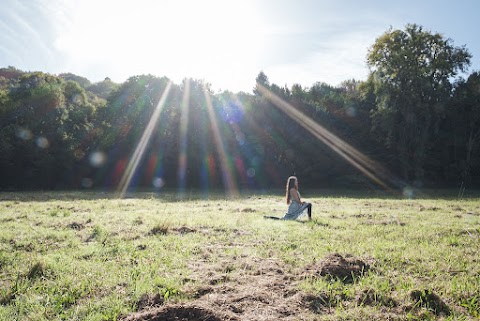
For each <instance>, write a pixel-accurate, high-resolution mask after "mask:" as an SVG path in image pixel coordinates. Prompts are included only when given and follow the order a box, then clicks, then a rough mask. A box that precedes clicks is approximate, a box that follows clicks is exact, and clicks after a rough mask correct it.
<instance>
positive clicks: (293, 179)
mask: <svg viewBox="0 0 480 321" xmlns="http://www.w3.org/2000/svg"><path fill="white" fill-rule="evenodd" d="M296 181H297V177H296V176H290V177H289V178H288V179H287V186H286V187H285V199H286V200H287V204H290V199H291V196H290V190H291V189H292V188H294V187H295V182H296Z"/></svg>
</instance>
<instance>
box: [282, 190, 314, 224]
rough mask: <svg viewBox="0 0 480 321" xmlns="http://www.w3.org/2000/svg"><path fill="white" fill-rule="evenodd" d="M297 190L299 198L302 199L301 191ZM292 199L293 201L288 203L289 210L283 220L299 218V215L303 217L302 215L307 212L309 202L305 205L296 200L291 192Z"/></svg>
mask: <svg viewBox="0 0 480 321" xmlns="http://www.w3.org/2000/svg"><path fill="white" fill-rule="evenodd" d="M296 192H297V195H298V198H299V199H301V198H300V193H299V192H298V191H296ZM290 193H292V192H291V191H290ZM290 199H291V202H290V204H289V205H288V211H287V213H285V215H284V216H283V217H282V220H296V219H297V218H299V217H301V216H302V215H304V214H305V210H306V209H307V207H308V203H305V204H303V205H302V204H300V203H298V202H297V201H296V200H295V198H294V197H293V196H292V194H290Z"/></svg>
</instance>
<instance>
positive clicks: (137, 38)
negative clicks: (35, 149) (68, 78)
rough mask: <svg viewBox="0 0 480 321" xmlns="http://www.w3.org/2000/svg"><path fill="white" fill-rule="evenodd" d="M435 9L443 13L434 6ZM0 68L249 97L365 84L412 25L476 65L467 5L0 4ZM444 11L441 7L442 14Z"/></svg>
mask: <svg viewBox="0 0 480 321" xmlns="http://www.w3.org/2000/svg"><path fill="white" fill-rule="evenodd" d="M442 3H443V4H442ZM1 4H2V12H0V67H7V66H14V67H16V68H18V69H21V70H25V71H35V70H38V71H44V72H50V73H62V72H72V73H75V74H77V75H80V76H83V77H86V78H88V79H89V80H91V81H92V82H96V81H100V80H103V79H104V78H105V77H110V78H111V79H112V80H113V81H115V82H123V81H125V80H126V79H127V78H128V77H130V76H134V75H139V74H153V75H156V76H160V77H161V76H167V77H168V78H170V79H171V80H172V81H174V82H175V83H180V82H181V81H182V79H183V78H186V77H192V78H195V79H203V80H205V81H206V82H208V83H211V84H212V87H213V88H214V89H216V90H222V89H227V90H231V91H234V92H237V91H245V92H251V91H252V89H253V87H254V86H255V77H256V76H257V74H258V73H259V72H260V71H264V72H265V73H266V74H267V75H268V77H269V79H270V81H271V82H274V83H277V84H279V85H281V86H283V85H289V86H291V85H292V84H294V83H299V84H301V85H303V86H307V87H308V86H310V85H312V84H314V83H315V82H318V81H321V82H326V83H328V84H331V85H338V84H339V83H340V82H342V81H343V80H347V79H351V78H355V79H360V80H362V79H365V77H366V75H367V73H368V70H367V68H366V65H365V57H366V54H367V49H368V47H369V46H371V45H372V44H373V42H374V41H375V39H376V38H377V37H378V36H379V35H381V34H382V33H383V32H385V31H386V30H387V29H388V28H389V27H390V26H392V27H394V28H403V27H404V26H405V24H407V23H417V24H420V25H423V26H424V27H425V28H426V29H428V30H431V31H433V32H440V33H442V34H444V35H445V36H446V37H449V38H452V39H453V41H454V43H455V44H456V45H466V47H467V48H468V49H469V50H470V51H471V52H472V54H473V59H472V62H473V64H472V69H478V66H479V65H480V63H479V62H478V61H479V60H478V59H479V58H478V57H477V52H479V51H480V45H479V41H478V40H477V38H478V37H477V35H476V34H475V31H476V30H478V29H479V27H480V25H479V20H478V19H476V17H474V16H473V14H474V12H478V9H479V8H478V7H479V4H478V3H477V2H476V1H473V0H468V1H463V2H462V5H458V6H455V8H454V7H451V6H450V3H447V2H446V1H432V0H429V1H423V2H422V3H421V4H418V1H416V2H414V1H404V2H399V3H396V4H394V3H387V4H386V3H384V2H382V1H369V2H368V4H365V3H357V2H356V1H338V3H337V2H335V4H334V3H333V2H331V1H311V0H299V1H297V0H296V1H287V0H283V1H273V0H259V1H254V0H242V1H222V0H204V1H191V0H175V1H166V0H163V1H153V0H152V1H148V0H139V1H110V0H104V1H93V0H83V1H74V0H70V1H60V0H51V1H50V0H49V1H47V0H31V1H15V0H1ZM447 4H448V5H447Z"/></svg>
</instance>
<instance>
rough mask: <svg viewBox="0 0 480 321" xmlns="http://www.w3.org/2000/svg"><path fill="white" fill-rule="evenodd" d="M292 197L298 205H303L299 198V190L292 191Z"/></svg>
mask: <svg viewBox="0 0 480 321" xmlns="http://www.w3.org/2000/svg"><path fill="white" fill-rule="evenodd" d="M290 196H291V197H292V198H293V199H294V200H295V201H296V202H297V203H298V204H302V202H301V201H300V197H299V196H298V193H297V190H296V189H295V188H291V189H290Z"/></svg>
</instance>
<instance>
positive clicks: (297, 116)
mask: <svg viewBox="0 0 480 321" xmlns="http://www.w3.org/2000/svg"><path fill="white" fill-rule="evenodd" d="M257 89H258V90H259V91H260V92H261V93H262V95H263V96H265V97H266V98H267V99H268V100H270V101H271V102H272V103H273V104H274V105H275V106H276V107H277V108H279V109H280V110H282V111H283V112H284V113H285V114H286V115H288V116H289V117H290V118H292V119H293V120H294V121H296V122H297V123H298V124H299V125H300V126H302V127H303V128H305V129H306V130H308V131H309V132H310V133H311V134H312V135H314V136H315V137H316V138H318V139H319V140H320V141H322V142H323V143H324V144H325V145H327V146H328V147H330V148H331V149H332V150H333V151H335V152H336V153H337V154H338V155H339V156H341V157H342V158H344V159H345V160H346V161H347V162H349V163H350V164H351V165H352V166H354V167H355V168H357V169H358V170H360V172H362V173H363V174H364V175H365V176H366V177H368V178H369V179H371V180H372V181H373V182H375V183H376V184H378V185H379V186H381V187H383V188H384V189H386V190H391V189H390V187H388V186H387V184H386V183H385V182H384V179H387V178H388V174H387V171H386V169H385V168H383V166H381V165H380V164H377V163H375V162H374V161H372V160H371V159H369V158H368V157H367V156H365V155H364V154H362V153H361V152H359V151H358V150H357V149H355V148H354V147H353V146H351V145H349V144H348V143H346V142H345V141H344V140H342V139H340V138H339V137H337V136H336V135H334V134H332V133H331V132H330V131H328V130H327V129H326V128H325V127H323V126H321V125H320V124H317V123H316V122H314V121H313V120H312V119H310V118H309V117H308V116H306V115H304V114H303V113H302V112H300V111H298V110H297V109H295V108H294V107H293V106H292V105H290V104H289V103H287V102H285V101H284V100H282V99H281V98H280V97H278V96H277V95H275V94H274V93H272V92H270V91H269V90H268V89H267V88H265V87H264V86H262V85H260V84H257Z"/></svg>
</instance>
